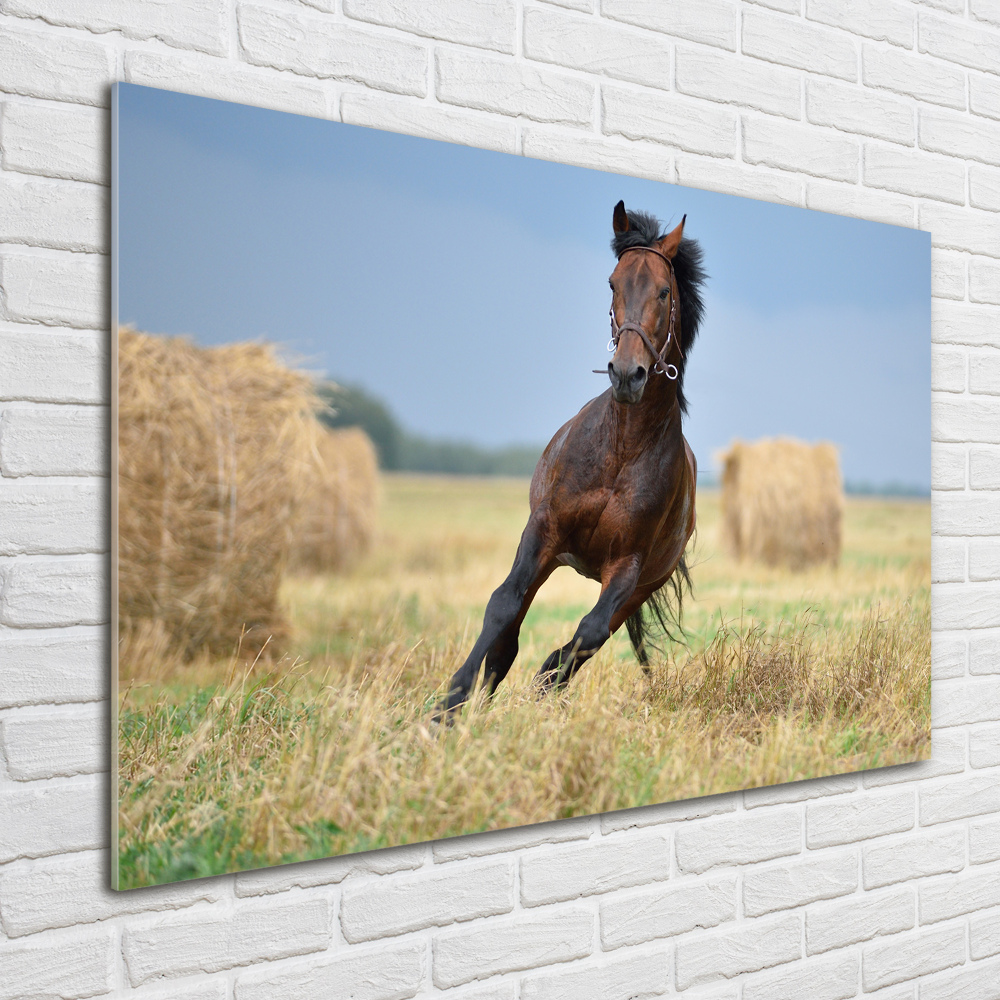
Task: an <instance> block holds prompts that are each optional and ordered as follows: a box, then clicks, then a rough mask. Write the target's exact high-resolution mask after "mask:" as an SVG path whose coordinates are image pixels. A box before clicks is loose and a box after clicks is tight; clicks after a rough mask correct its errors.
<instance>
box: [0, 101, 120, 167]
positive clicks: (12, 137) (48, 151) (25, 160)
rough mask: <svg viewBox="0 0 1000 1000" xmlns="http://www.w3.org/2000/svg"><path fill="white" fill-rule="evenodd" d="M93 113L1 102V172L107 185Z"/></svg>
mask: <svg viewBox="0 0 1000 1000" xmlns="http://www.w3.org/2000/svg"><path fill="white" fill-rule="evenodd" d="M106 123H107V119H106V118H105V116H104V114H103V113H102V112H99V111H95V110H92V109H90V108H84V107H66V106H60V105H57V104H36V103H34V102H29V101H7V102H6V103H4V105H3V107H2V112H0V163H2V164H3V167H4V169H5V170H16V171H18V172H20V173H23V174H38V175H40V176H43V177H62V178H65V179H67V180H75V181H90V182H92V183H95V184H107V183H108V177H107V170H106V168H105V162H106V159H107V158H106V155H105V139H104V131H105V128H106Z"/></svg>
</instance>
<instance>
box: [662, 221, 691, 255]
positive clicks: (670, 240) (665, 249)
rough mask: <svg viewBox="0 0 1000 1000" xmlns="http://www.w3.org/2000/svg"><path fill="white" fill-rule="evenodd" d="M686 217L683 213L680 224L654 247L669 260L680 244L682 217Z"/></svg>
mask: <svg viewBox="0 0 1000 1000" xmlns="http://www.w3.org/2000/svg"><path fill="white" fill-rule="evenodd" d="M686 218H687V216H686V215H685V216H684V218H683V219H681V221H680V225H679V226H677V228H676V229H674V230H673V232H670V233H667V235H666V236H664V237H663V239H662V240H660V242H659V243H657V244H656V249H657V250H659V251H660V253H662V254H663V255H664V257H668V258H669V259H670V260H673V259H674V255H675V254H676V253H677V248H678V247H679V246H680V245H681V239H682V238H683V236H684V219H686Z"/></svg>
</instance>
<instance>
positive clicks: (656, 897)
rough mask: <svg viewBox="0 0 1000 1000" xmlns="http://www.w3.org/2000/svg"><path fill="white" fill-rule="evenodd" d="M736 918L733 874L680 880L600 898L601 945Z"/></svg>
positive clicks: (671, 933)
mask: <svg viewBox="0 0 1000 1000" xmlns="http://www.w3.org/2000/svg"><path fill="white" fill-rule="evenodd" d="M735 918H736V876H735V875H726V876H723V877H716V878H705V879H697V880H695V879H691V880H680V881H679V882H677V883H671V884H669V885H663V886H658V887H656V888H655V889H652V890H649V889H645V890H642V891H639V892H632V893H618V894H616V895H614V896H610V897H608V898H607V899H603V900H601V944H602V945H603V947H604V949H605V950H606V951H610V950H612V949H614V948H621V947H624V946H626V945H636V944H643V943H644V942H646V941H653V940H655V939H656V938H670V937H675V936H676V935H678V934H684V933H686V932H687V931H692V930H695V929H697V928H707V927H716V926H718V925H719V924H722V923H725V922H726V921H727V920H734V919H735Z"/></svg>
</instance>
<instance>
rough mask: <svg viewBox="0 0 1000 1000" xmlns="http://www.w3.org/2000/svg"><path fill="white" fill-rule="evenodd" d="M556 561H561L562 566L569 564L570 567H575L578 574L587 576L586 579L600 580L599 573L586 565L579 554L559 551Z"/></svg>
mask: <svg viewBox="0 0 1000 1000" xmlns="http://www.w3.org/2000/svg"><path fill="white" fill-rule="evenodd" d="M556 561H557V562H559V563H561V564H562V565H563V566H569V567H570V569H575V570H576V571H577V573H579V574H580V576H585V577H587V579H588V580H600V579H601V574H600V573H599V572H597V571H596V570H594V569H592V568H591V567H590V566H588V565H587V564H586V563H585V562H584V561H583V560H582V559H581V558H580V557H579V556H575V555H574V554H573V553H572V552H560V553H559V555H557V556H556Z"/></svg>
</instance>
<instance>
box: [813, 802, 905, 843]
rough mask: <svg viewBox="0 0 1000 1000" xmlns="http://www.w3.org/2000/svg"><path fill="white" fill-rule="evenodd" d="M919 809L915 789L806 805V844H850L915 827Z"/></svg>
mask: <svg viewBox="0 0 1000 1000" xmlns="http://www.w3.org/2000/svg"><path fill="white" fill-rule="evenodd" d="M915 819H916V809H915V803H914V797H913V792H911V791H898V792H887V793H885V794H884V795H852V796H851V797H850V798H849V799H838V800H836V801H834V802H816V803H809V805H808V806H807V807H806V843H807V844H808V845H809V847H810V848H817V847H832V846H834V845H835V844H851V843H854V842H855V841H858V840H867V839H869V838H871V837H883V836H885V835H886V834H887V833H901V832H902V831H904V830H909V829H911V828H912V827H913V824H914V822H915Z"/></svg>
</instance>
